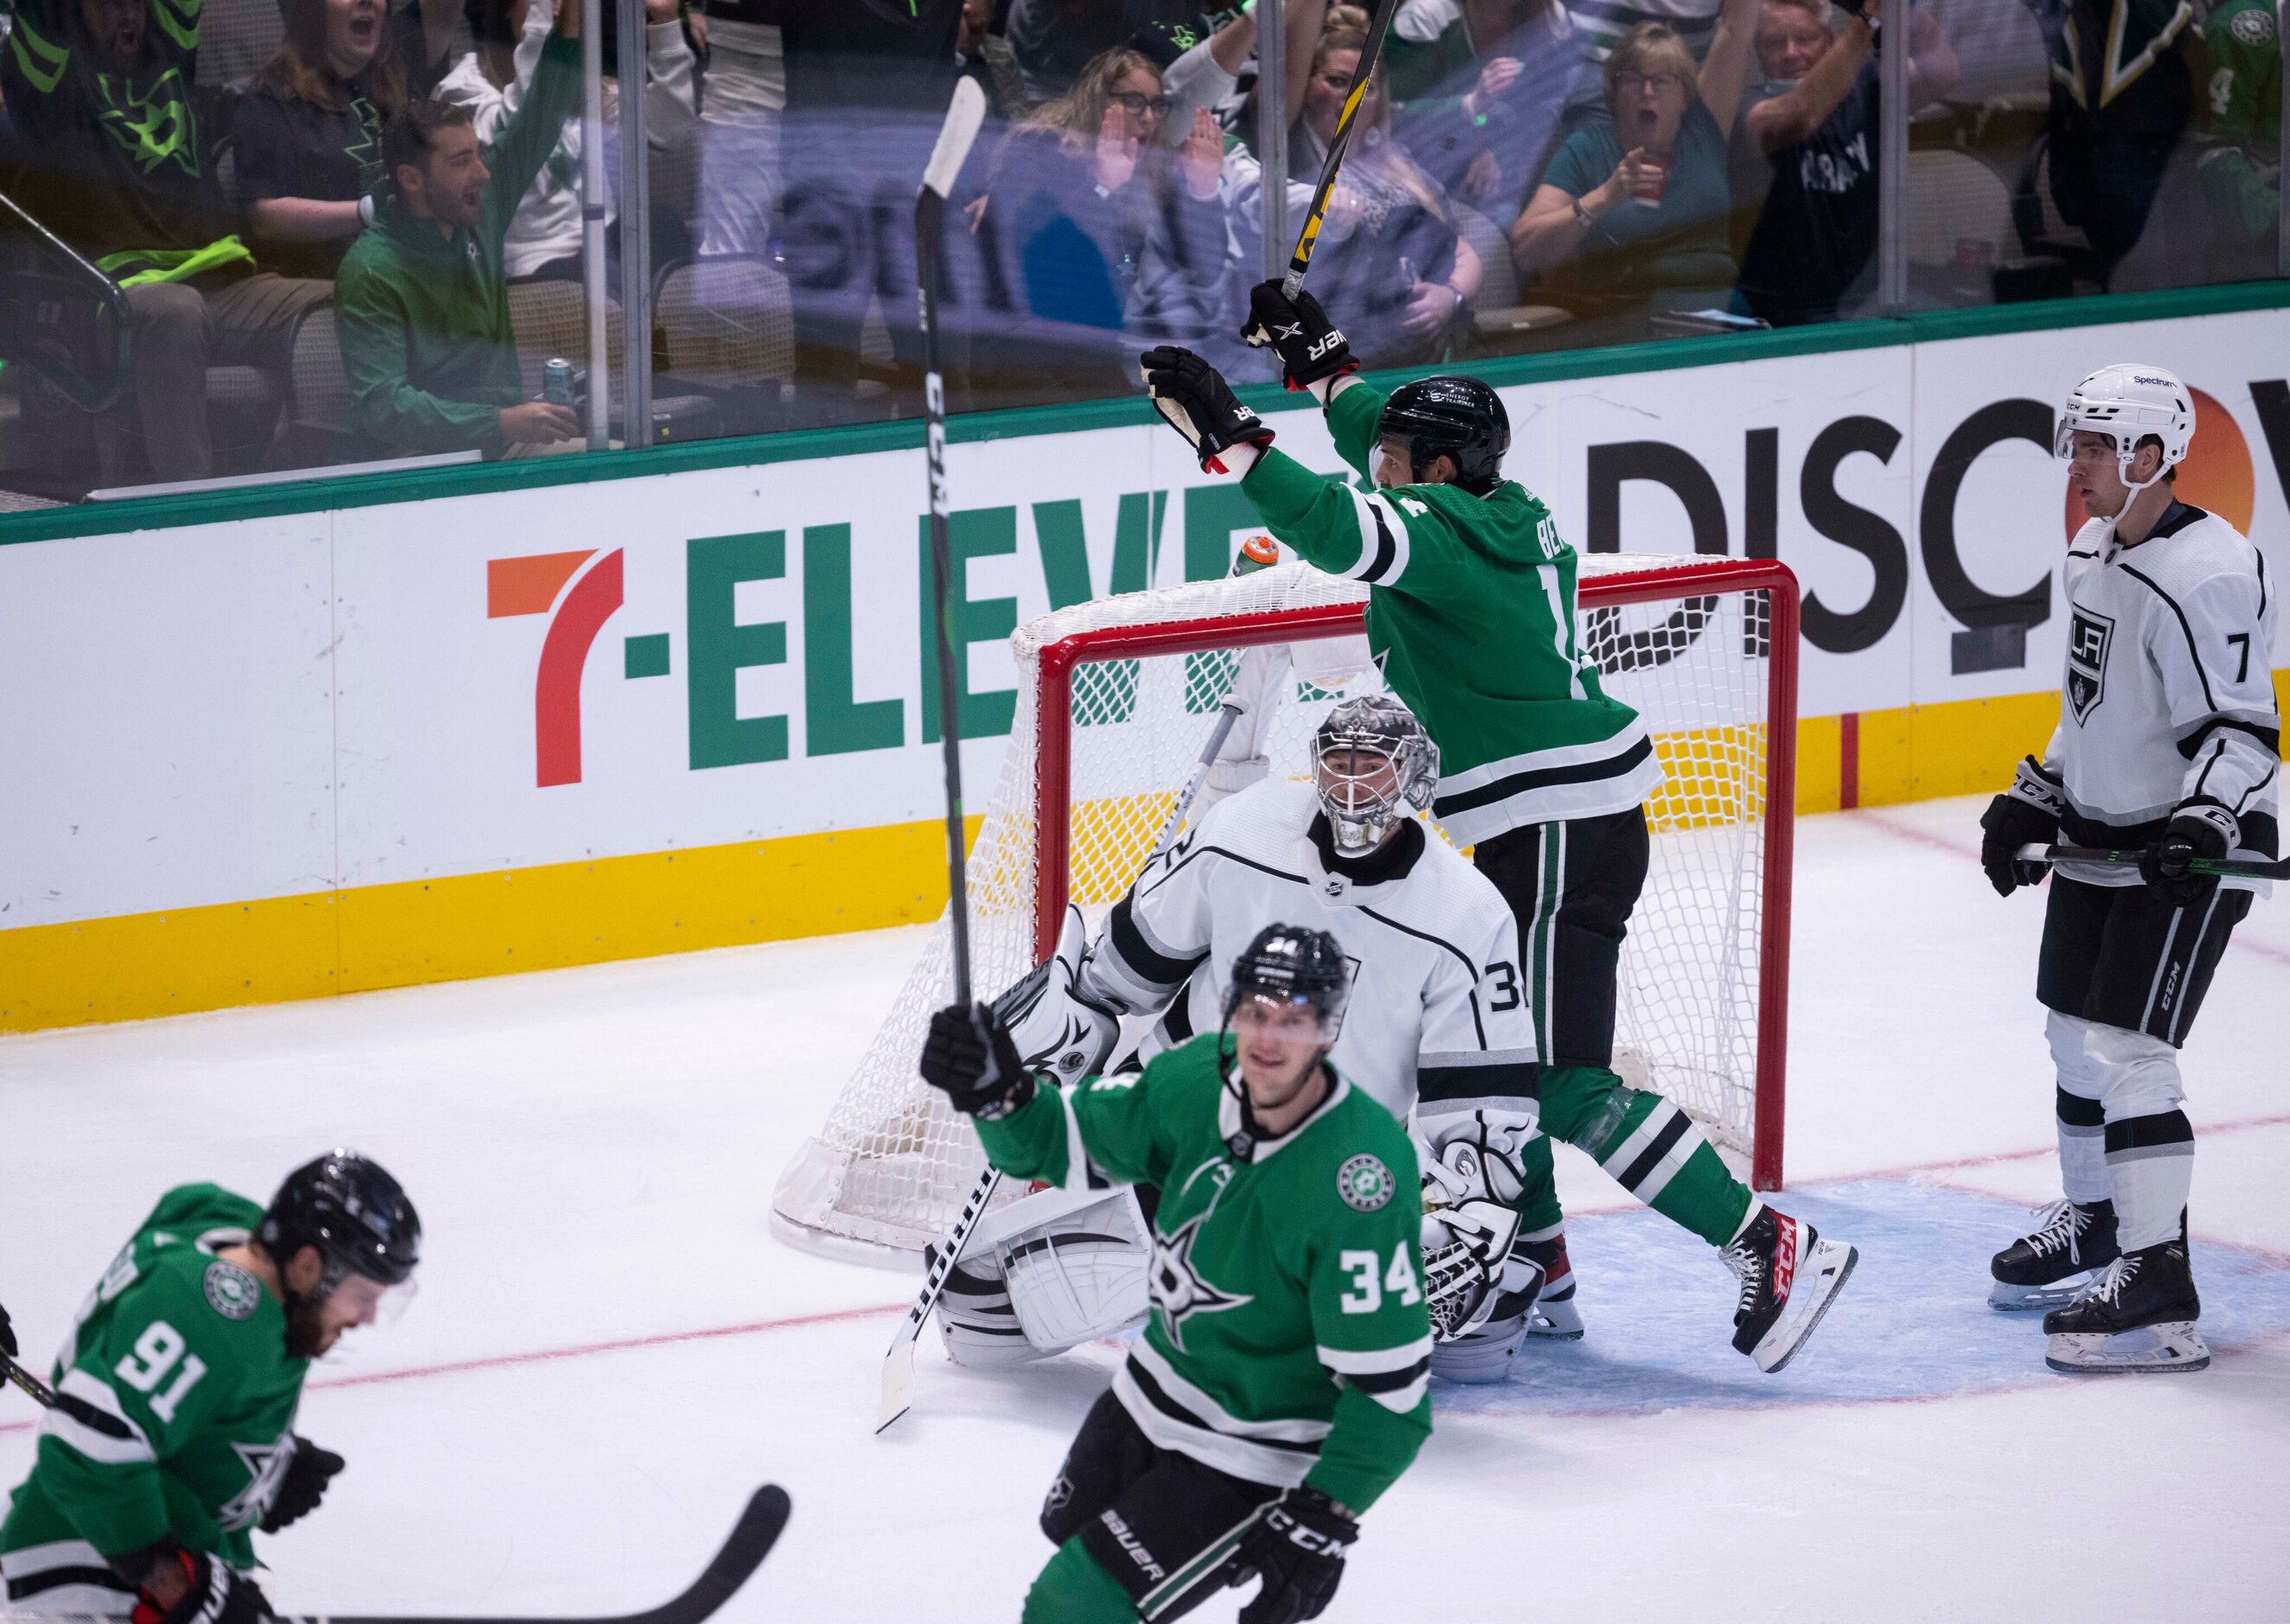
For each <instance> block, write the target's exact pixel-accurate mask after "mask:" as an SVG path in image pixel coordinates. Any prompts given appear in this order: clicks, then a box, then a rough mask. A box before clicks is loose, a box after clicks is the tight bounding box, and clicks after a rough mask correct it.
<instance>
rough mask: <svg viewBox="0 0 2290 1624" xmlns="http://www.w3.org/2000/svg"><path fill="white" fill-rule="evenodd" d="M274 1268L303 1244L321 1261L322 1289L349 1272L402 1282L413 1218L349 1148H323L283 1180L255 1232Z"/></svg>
mask: <svg viewBox="0 0 2290 1624" xmlns="http://www.w3.org/2000/svg"><path fill="white" fill-rule="evenodd" d="M255 1239H257V1240H258V1241H260V1242H261V1243H262V1250H263V1251H265V1252H268V1253H269V1254H270V1256H271V1258H272V1260H274V1261H276V1263H277V1264H278V1265H279V1267H281V1268H284V1267H285V1264H286V1261H287V1260H288V1259H290V1258H292V1256H293V1255H294V1254H295V1253H296V1252H300V1250H301V1249H302V1248H303V1247H305V1246H316V1248H317V1249H318V1255H319V1256H320V1257H322V1258H324V1260H325V1264H326V1275H325V1284H324V1285H323V1286H321V1287H320V1288H319V1290H318V1291H317V1292H315V1293H313V1296H314V1297H315V1298H316V1299H317V1300H324V1297H325V1295H326V1293H327V1292H331V1291H332V1289H333V1288H334V1286H335V1285H337V1284H340V1281H341V1277H342V1276H343V1275H345V1274H347V1273H351V1272H355V1273H357V1274H361V1275H364V1276H366V1277H367V1278H368V1279H370V1280H378V1281H380V1283H381V1284H384V1285H403V1284H405V1282H406V1281H407V1280H408V1279H409V1278H411V1277H412V1274H413V1270H414V1268H415V1267H416V1266H417V1265H418V1264H419V1263H420V1261H421V1220H420V1215H418V1214H417V1213H416V1212H414V1211H413V1204H412V1202H411V1201H409V1200H407V1199H406V1196H405V1191H404V1188H403V1187H402V1186H400V1185H399V1183H398V1182H397V1180H395V1179H393V1178H391V1177H390V1176H389V1174H388V1172H384V1171H383V1170H382V1167H381V1165H380V1164H379V1163H377V1162H372V1161H369V1160H368V1159H367V1158H365V1157H364V1156H360V1155H359V1154H358V1153H357V1152H356V1151H355V1150H340V1149H337V1150H329V1151H328V1152H326V1154H325V1155H324V1156H320V1157H319V1158H318V1159H317V1160H316V1161H315V1162H309V1163H306V1164H303V1165H302V1166H300V1167H298V1168H296V1169H295V1170H294V1171H293V1172H291V1173H288V1174H287V1175H286V1181H285V1182H284V1184H282V1185H280V1186H279V1187H278V1193H277V1194H276V1196H272V1197H271V1198H270V1209H269V1211H268V1212H265V1213H264V1214H263V1215H262V1228H260V1229H258V1230H257V1231H256V1232H255Z"/></svg>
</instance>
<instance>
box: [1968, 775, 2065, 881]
mask: <svg viewBox="0 0 2290 1624" xmlns="http://www.w3.org/2000/svg"><path fill="white" fill-rule="evenodd" d="M2067 809H2068V798H2067V796H2066V795H2065V794H2064V793H2062V790H2061V788H2060V785H2059V780H2056V779H2054V778H2053V777H2052V776H2051V774H2049V773H2047V772H2045V771H2044V767H2043V764H2042V763H2041V762H2038V760H2037V759H2036V758H2035V757H2034V756H2029V757H2028V758H2027V759H2026V760H2024V761H2022V763H2021V764H2020V766H2019V770H2018V771H2017V772H2014V774H2013V777H2012V788H2009V789H2007V790H2006V791H2005V792H2004V793H2003V794H2002V795H1999V796H1997V797H1996V798H1995V799H1994V800H1992V801H1990V802H1989V803H1988V810H1987V811H1986V812H1982V813H1981V814H1980V828H1981V831H1982V833H1981V838H1980V866H1981V867H1982V868H1984V869H1986V870H1987V871H1988V883H1989V884H1990V885H1993V886H1995V887H1996V894H1997V895H1998V896H1999V897H2008V896H2010V895H2011V894H2012V893H2013V892H2014V891H2017V890H2018V889H2019V888H2020V887H2021V886H2022V885H2034V884H2040V883H2041V882H2042V880H2043V877H2044V876H2045V874H2046V872H2048V870H2047V868H2046V866H2045V865H2044V864H2042V863H2023V862H2022V861H2021V860H2020V859H2019V852H2020V848H2021V847H2022V846H2026V845H2039V846H2040V845H2049V844H2052V842H2053V841H2054V840H2055V839H2057V838H2058V836H2059V832H2060V818H2061V815H2062V813H2064V812H2066V811H2067Z"/></svg>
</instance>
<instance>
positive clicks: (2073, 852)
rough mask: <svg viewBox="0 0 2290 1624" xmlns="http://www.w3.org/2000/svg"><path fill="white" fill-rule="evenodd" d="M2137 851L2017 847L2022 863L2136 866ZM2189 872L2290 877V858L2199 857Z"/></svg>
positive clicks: (2230, 876) (2256, 877) (2232, 876)
mask: <svg viewBox="0 0 2290 1624" xmlns="http://www.w3.org/2000/svg"><path fill="white" fill-rule="evenodd" d="M2142 855H2144V853H2143V852H2139V851H2125V852H2118V851H2111V850H2110V849H2109V848H2108V847H2105V846H2046V845H2026V846H2022V847H2021V848H2020V860H2021V861H2022V862H2023V863H2106V864H2109V865H2110V866H2112V867H2115V868H2137V867H2138V866H2139V860H2140V858H2141V857H2142ZM2187 868H2188V871H2189V872H2190V873H2192V874H2203V875H2210V876H2215V877H2216V878H2219V879H2222V880H2290V858H2284V859H2282V860H2279V861H2278V862H2267V861H2264V860H2258V859H2251V858H2233V857H2198V858H2196V859H2195V860H2194V861H2192V862H2190V863H2189V864H2188V865H2187Z"/></svg>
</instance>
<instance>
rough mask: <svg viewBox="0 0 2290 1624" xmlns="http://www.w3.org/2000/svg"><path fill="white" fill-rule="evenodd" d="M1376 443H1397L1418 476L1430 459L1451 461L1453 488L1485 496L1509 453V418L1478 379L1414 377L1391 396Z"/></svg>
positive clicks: (1378, 424) (1499, 478) (1453, 375)
mask: <svg viewBox="0 0 2290 1624" xmlns="http://www.w3.org/2000/svg"><path fill="white" fill-rule="evenodd" d="M1375 437H1376V438H1377V439H1378V440H1398V441H1402V442H1404V443H1405V444H1406V446H1407V457H1408V460H1409V461H1410V462H1412V463H1413V464H1414V466H1415V469H1416V471H1417V472H1418V473H1419V474H1420V473H1421V471H1422V470H1423V468H1425V467H1426V466H1428V465H1429V462H1430V460H1431V459H1432V458H1434V457H1438V456H1447V457H1452V458H1453V459H1454V460H1455V484H1457V485H1458V486H1460V487H1461V489H1463V490H1466V491H1469V492H1470V493H1471V494H1472V495H1474V496H1485V494H1486V493H1487V492H1490V491H1492V490H1493V489H1494V488H1495V487H1496V486H1497V485H1499V484H1501V483H1502V460H1503V455H1504V453H1505V452H1509V450H1510V414H1509V412H1505V411H1504V410H1503V404H1502V396H1499V395H1497V394H1496V393H1495V392H1494V391H1493V389H1491V388H1488V387H1487V386H1486V385H1485V384H1484V383H1481V382H1480V381H1479V380H1477V379H1476V378H1466V377H1464V376H1462V375H1461V373H1456V372H1449V373H1445V374H1442V375H1441V376H1439V377H1437V378H1418V379H1417V380H1415V381H1414V382H1413V383H1404V384H1402V385H1400V386H1399V388H1396V389H1394V390H1393V391H1392V392H1391V395H1390V397H1389V399H1387V400H1386V401H1385V402H1384V403H1383V415H1382V417H1381V418H1380V419H1378V420H1377V421H1376V426H1375Z"/></svg>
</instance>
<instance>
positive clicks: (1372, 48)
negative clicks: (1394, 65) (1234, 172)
mask: <svg viewBox="0 0 2290 1624" xmlns="http://www.w3.org/2000/svg"><path fill="white" fill-rule="evenodd" d="M1398 9H1399V0H1377V4H1376V8H1375V15H1374V16H1373V18H1372V19H1371V20H1369V22H1368V25H1367V49H1366V50H1365V51H1363V52H1360V58H1359V66H1358V67H1357V68H1354V69H1352V84H1351V88H1350V89H1349V91H1347V92H1344V107H1343V111H1342V112H1341V113H1339V114H1338V115H1337V116H1336V127H1335V130H1334V132H1333V133H1332V134H1331V135H1330V136H1329V137H1328V156H1326V157H1325V158H1323V159H1322V160H1321V161H1320V183H1319V185H1317V186H1316V187H1314V188H1312V206H1311V207H1310V208H1309V209H1307V210H1306V211H1305V212H1304V228H1303V230H1301V231H1300V232H1299V233H1297V235H1296V247H1295V251H1294V252H1292V253H1291V254H1290V255H1289V256H1288V274H1287V275H1286V276H1283V277H1282V278H1281V279H1280V291H1281V292H1283V293H1285V294H1286V295H1287V296H1288V297H1289V298H1291V299H1293V298H1295V297H1296V295H1297V293H1298V292H1300V291H1301V289H1302V288H1303V286H1304V272H1305V270H1306V269H1307V268H1309V266H1310V265H1311V263H1312V250H1313V249H1314V248H1316V247H1317V246H1318V244H1319V241H1320V222H1321V221H1322V220H1325V219H1326V218H1327V214H1328V196H1329V194H1330V193H1332V192H1333V191H1334V190H1335V189H1336V175H1337V173H1338V172H1340V171H1341V169H1342V168H1343V166H1344V154H1345V152H1346V151H1347V150H1348V149H1349V148H1350V146H1351V144H1352V127H1353V125H1354V124H1357V122H1358V119H1359V112H1360V108H1363V107H1365V105H1366V103H1367V88H1368V84H1369V81H1370V80H1371V79H1372V78H1373V76H1374V73H1375V64H1376V60H1377V59H1378V58H1379V57H1381V56H1382V54H1383V36H1385V35H1386V34H1388V33H1389V32H1390V31H1391V19H1392V14H1393V13H1394V12H1397V11H1398Z"/></svg>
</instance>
